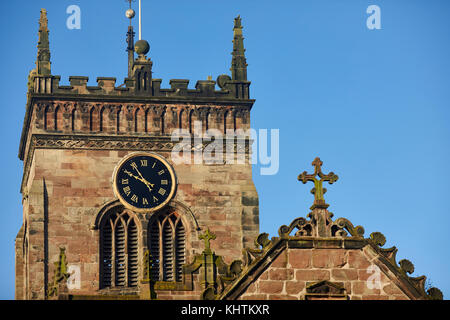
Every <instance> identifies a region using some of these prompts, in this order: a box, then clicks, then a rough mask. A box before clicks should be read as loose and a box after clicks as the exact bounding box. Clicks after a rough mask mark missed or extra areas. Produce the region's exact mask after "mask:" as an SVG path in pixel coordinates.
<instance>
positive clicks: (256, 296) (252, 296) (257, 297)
mask: <svg viewBox="0 0 450 320" xmlns="http://www.w3.org/2000/svg"><path fill="white" fill-rule="evenodd" d="M242 300H267V296H266V295H265V294H250V295H245V296H243V297H242Z"/></svg>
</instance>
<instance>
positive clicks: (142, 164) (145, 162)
mask: <svg viewBox="0 0 450 320" xmlns="http://www.w3.org/2000/svg"><path fill="white" fill-rule="evenodd" d="M146 166H147V160H146V159H144V160H141V167H146Z"/></svg>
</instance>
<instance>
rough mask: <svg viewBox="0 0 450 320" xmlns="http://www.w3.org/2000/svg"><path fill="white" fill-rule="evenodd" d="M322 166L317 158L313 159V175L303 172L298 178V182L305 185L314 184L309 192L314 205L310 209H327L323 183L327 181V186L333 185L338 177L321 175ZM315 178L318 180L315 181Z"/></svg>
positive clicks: (330, 174)
mask: <svg viewBox="0 0 450 320" xmlns="http://www.w3.org/2000/svg"><path fill="white" fill-rule="evenodd" d="M322 164H323V162H322V161H321V160H320V158H319V157H317V158H315V159H314V161H313V162H312V165H313V166H314V174H308V173H306V171H304V172H303V173H302V174H300V175H299V176H298V180H299V181H301V182H303V183H306V182H308V181H312V182H314V188H313V189H312V190H311V193H312V194H314V204H313V206H312V207H311V209H314V208H324V209H326V208H328V204H326V203H325V199H324V197H323V195H324V194H325V193H326V192H327V189H326V188H324V187H323V182H324V181H328V183H329V184H333V183H335V182H336V181H337V180H338V178H339V177H338V176H337V175H335V174H334V172H330V173H328V174H323V173H322ZM316 176H318V177H319V178H320V180H319V179H317V178H316Z"/></svg>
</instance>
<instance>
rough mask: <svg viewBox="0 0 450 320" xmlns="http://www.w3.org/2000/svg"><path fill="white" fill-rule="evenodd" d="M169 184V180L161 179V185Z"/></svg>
mask: <svg viewBox="0 0 450 320" xmlns="http://www.w3.org/2000/svg"><path fill="white" fill-rule="evenodd" d="M168 184H169V181H167V180H161V185H163V186H167V185H168Z"/></svg>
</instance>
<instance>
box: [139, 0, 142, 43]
mask: <svg viewBox="0 0 450 320" xmlns="http://www.w3.org/2000/svg"><path fill="white" fill-rule="evenodd" d="M141 8H142V2H141V0H139V40H142V15H141V12H142V10H141Z"/></svg>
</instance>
